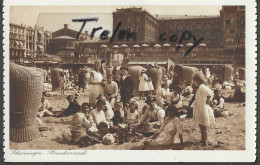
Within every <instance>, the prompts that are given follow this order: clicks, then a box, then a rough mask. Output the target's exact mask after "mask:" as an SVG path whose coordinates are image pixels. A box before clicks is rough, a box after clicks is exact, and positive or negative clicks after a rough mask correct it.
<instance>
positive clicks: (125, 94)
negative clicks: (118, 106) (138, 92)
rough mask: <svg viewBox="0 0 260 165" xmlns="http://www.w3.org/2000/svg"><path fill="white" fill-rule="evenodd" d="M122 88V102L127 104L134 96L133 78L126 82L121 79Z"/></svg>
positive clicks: (128, 77)
mask: <svg viewBox="0 0 260 165" xmlns="http://www.w3.org/2000/svg"><path fill="white" fill-rule="evenodd" d="M120 86H121V88H120V95H121V101H122V102H123V103H127V102H129V100H130V99H131V98H132V97H133V96H134V95H133V93H134V81H133V79H132V78H131V76H127V77H126V78H125V79H124V80H123V79H122V78H121V80H120Z"/></svg>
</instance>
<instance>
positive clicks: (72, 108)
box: [56, 95, 80, 117]
mask: <svg viewBox="0 0 260 165" xmlns="http://www.w3.org/2000/svg"><path fill="white" fill-rule="evenodd" d="M66 99H67V100H68V102H69V106H68V108H67V109H64V112H63V113H61V114H59V115H57V116H56V117H67V116H70V115H74V114H76V113H77V112H78V111H79V110H80V105H79V103H78V100H77V97H75V98H74V96H73V95H69V96H67V97H66Z"/></svg>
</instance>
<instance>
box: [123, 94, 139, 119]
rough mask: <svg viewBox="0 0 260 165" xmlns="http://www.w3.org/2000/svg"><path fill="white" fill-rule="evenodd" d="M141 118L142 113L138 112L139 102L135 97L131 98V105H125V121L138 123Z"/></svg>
mask: <svg viewBox="0 0 260 165" xmlns="http://www.w3.org/2000/svg"><path fill="white" fill-rule="evenodd" d="M139 119H140V114H139V113H138V102H137V100H135V99H133V98H132V99H131V100H130V101H129V105H128V104H127V105H126V107H125V116H124V123H125V124H136V123H138V120H139Z"/></svg>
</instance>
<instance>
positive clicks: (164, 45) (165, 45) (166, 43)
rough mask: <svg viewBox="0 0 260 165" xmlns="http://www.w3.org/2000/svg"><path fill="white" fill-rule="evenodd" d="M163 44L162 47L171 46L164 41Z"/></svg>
mask: <svg viewBox="0 0 260 165" xmlns="http://www.w3.org/2000/svg"><path fill="white" fill-rule="evenodd" d="M163 46H164V47H169V46H171V45H170V44H168V43H165V44H163Z"/></svg>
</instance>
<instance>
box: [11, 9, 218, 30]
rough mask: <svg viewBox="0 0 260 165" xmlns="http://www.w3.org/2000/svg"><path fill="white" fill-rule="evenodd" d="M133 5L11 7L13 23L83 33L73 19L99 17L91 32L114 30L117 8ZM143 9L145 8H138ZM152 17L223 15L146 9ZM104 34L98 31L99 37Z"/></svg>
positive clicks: (212, 11) (90, 24) (210, 11)
mask: <svg viewBox="0 0 260 165" xmlns="http://www.w3.org/2000/svg"><path fill="white" fill-rule="evenodd" d="M122 7H123V8H127V7H133V6H88V7H85V6H84V7H83V6H41V7H39V6H12V7H10V23H16V24H23V25H26V26H34V25H35V24H37V25H38V26H43V27H44V30H49V31H52V32H54V31H56V30H59V29H61V28H63V26H64V24H68V25H69V28H70V29H74V30H77V31H78V30H79V29H80V27H81V25H82V23H79V22H77V23H76V22H72V19H79V18H99V20H98V22H88V23H87V24H86V26H85V28H84V31H85V30H88V31H89V32H91V30H92V28H96V27H100V26H101V27H103V29H104V30H105V29H106V30H110V31H112V28H113V24H112V23H113V17H112V12H113V11H116V8H122ZM135 7H141V6H135ZM142 8H143V9H145V10H147V11H148V12H149V13H151V14H152V15H154V16H155V15H156V14H158V15H159V16H174V15H188V16H189V15H190V16H198V15H219V10H220V9H221V6H142ZM101 32H102V31H100V32H97V33H96V34H97V35H99V34H100V33H101Z"/></svg>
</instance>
